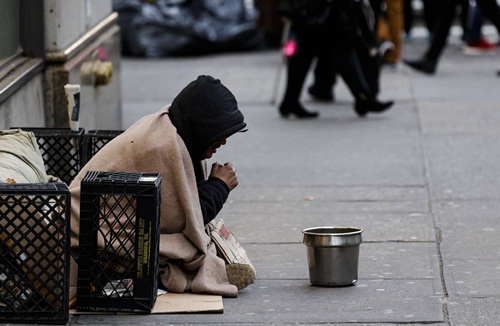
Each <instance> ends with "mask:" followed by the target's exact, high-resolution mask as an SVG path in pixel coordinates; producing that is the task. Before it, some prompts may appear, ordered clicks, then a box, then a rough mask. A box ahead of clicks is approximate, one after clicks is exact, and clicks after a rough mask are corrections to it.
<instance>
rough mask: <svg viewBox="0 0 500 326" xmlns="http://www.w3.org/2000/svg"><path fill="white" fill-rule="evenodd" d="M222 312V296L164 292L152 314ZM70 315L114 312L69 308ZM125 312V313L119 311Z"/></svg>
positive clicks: (157, 300)
mask: <svg viewBox="0 0 500 326" xmlns="http://www.w3.org/2000/svg"><path fill="white" fill-rule="evenodd" d="M196 312H224V305H223V303H222V296H220V295H211V294H194V293H166V294H162V295H159V296H158V298H157V299H156V303H155V305H154V307H153V311H152V312H151V313H152V314H172V313H196ZM69 313H70V314H71V315H109V314H115V313H114V312H101V311H78V310H76V309H71V310H70V311H69ZM120 314H126V313H120Z"/></svg>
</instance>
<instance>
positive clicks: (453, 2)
mask: <svg viewBox="0 0 500 326" xmlns="http://www.w3.org/2000/svg"><path fill="white" fill-rule="evenodd" d="M441 1H442V3H441V5H440V7H439V17H440V18H439V20H438V22H437V24H436V30H435V35H434V37H433V38H432V41H431V44H430V47H429V48H428V49H427V50H426V52H425V54H424V55H423V56H422V57H421V58H420V59H412V60H403V61H404V62H405V63H406V64H407V65H409V66H410V67H412V68H414V69H416V70H417V71H420V72H423V73H426V74H435V73H436V69H437V65H438V62H439V58H440V56H441V54H442V53H443V51H444V49H445V47H446V44H447V39H448V34H449V31H450V29H451V25H452V23H453V20H454V18H455V16H456V6H457V5H459V4H460V3H461V0H441ZM476 3H477V5H478V6H479V8H480V9H481V11H482V12H483V14H484V15H485V16H486V17H487V18H488V19H489V20H490V21H491V22H492V23H493V25H495V27H496V29H497V32H498V33H499V34H500V7H499V5H498V3H497V2H496V0H476Z"/></svg>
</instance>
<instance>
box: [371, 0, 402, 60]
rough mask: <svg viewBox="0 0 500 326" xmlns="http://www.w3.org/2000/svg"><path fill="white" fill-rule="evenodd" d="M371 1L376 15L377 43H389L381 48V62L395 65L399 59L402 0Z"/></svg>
mask: <svg viewBox="0 0 500 326" xmlns="http://www.w3.org/2000/svg"><path fill="white" fill-rule="evenodd" d="M371 3H372V7H373V8H374V12H375V16H376V31H377V39H378V43H379V45H383V44H389V45H390V46H388V47H387V49H383V51H382V52H383V53H381V55H382V58H381V63H382V65H384V64H385V65H391V66H395V65H397V64H398V63H399V61H400V60H401V46H402V41H403V36H402V33H403V5H404V4H403V0H371ZM379 49H380V46H379Z"/></svg>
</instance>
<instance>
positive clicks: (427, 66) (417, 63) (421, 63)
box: [403, 59, 436, 75]
mask: <svg viewBox="0 0 500 326" xmlns="http://www.w3.org/2000/svg"><path fill="white" fill-rule="evenodd" d="M403 62H404V63H406V64H407V65H408V66H410V67H412V68H413V69H416V70H418V71H420V72H423V73H426V74H429V75H433V74H434V73H436V61H432V60H429V59H420V60H403Z"/></svg>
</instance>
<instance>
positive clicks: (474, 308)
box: [448, 297, 500, 326]
mask: <svg viewBox="0 0 500 326" xmlns="http://www.w3.org/2000/svg"><path fill="white" fill-rule="evenodd" d="M448 306H449V308H448V310H449V313H450V324H451V325H454V326H469V325H491V326H498V325H500V320H499V319H498V312H499V311H500V299H499V298H498V297H495V298H456V297H452V298H450V299H449V305H448Z"/></svg>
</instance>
